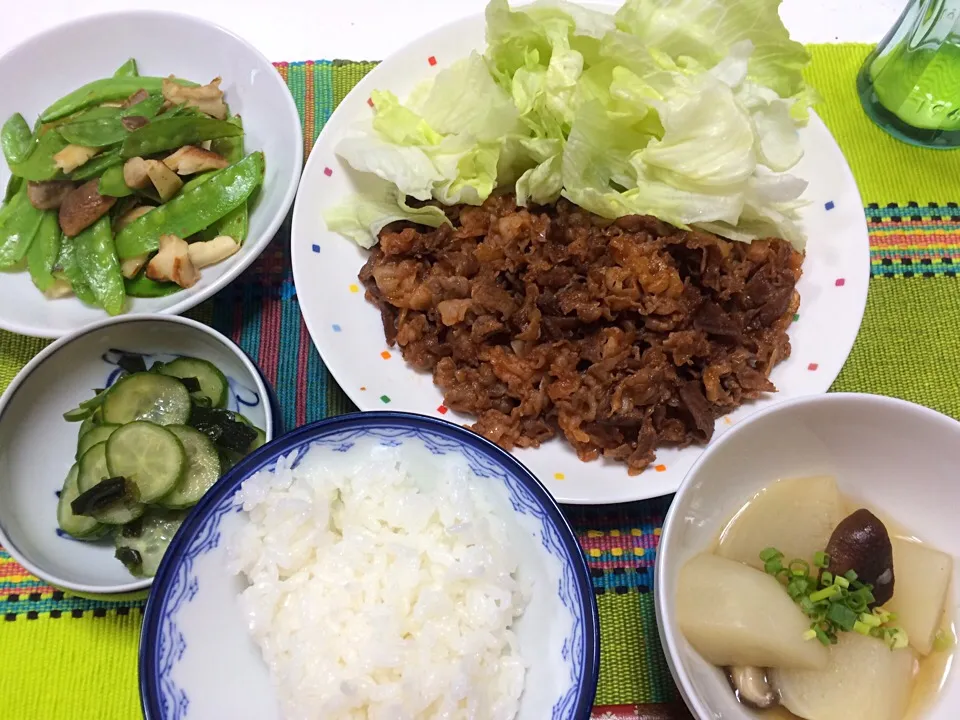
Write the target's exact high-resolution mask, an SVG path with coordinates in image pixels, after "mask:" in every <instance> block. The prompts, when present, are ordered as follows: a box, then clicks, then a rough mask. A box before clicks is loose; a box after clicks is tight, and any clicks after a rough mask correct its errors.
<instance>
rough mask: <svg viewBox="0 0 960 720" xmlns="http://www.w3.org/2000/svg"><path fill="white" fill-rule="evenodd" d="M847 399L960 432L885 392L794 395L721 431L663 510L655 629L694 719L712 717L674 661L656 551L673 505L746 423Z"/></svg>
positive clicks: (673, 517)
mask: <svg viewBox="0 0 960 720" xmlns="http://www.w3.org/2000/svg"><path fill="white" fill-rule="evenodd" d="M851 401H854V402H864V403H873V404H877V405H886V406H887V407H891V408H896V409H899V410H901V411H904V412H908V413H912V414H914V415H915V416H922V417H925V418H927V419H929V420H931V421H933V422H938V423H944V424H947V425H953V426H954V428H955V429H956V430H958V431H960V422H958V421H957V420H954V419H953V418H951V417H949V416H947V415H944V414H943V413H940V412H937V411H936V410H933V409H931V408H928V407H925V406H923V405H918V404H917V403H913V402H910V401H909V400H901V399H900V398H894V397H890V396H888V395H876V394H873V393H856V392H837V393H825V394H823V395H808V396H805V397H800V398H794V399H792V400H786V401H784V402H782V403H777V404H776V405H773V406H771V407H769V408H767V409H765V410H761V411H760V412H757V413H755V414H753V415H750V416H749V417H747V418H744V420H743V421H742V422H740V423H737V425H736V427H734V428H732V429H731V430H730V432H727V433H725V434H724V435H723V437H721V438H720V439H719V440H718V441H717V442H716V443H712V444H711V445H710V446H709V447H707V449H706V450H705V451H704V452H703V454H702V455H701V456H700V457H699V458H698V459H697V462H696V463H694V465H693V467H691V468H690V471H689V472H688V473H687V474H686V476H685V477H684V479H683V482H682V483H681V484H680V488H679V490H677V493H676V495H675V496H674V498H673V501H672V502H671V503H670V508H669V509H668V510H667V516H666V518H665V519H664V522H663V530H662V532H661V535H660V538H661V539H660V545H659V546H658V549H657V563H656V567H655V569H654V582H653V584H654V588H655V589H656V592H655V596H654V607H655V610H656V614H657V632H658V633H659V635H660V645H661V646H662V647H663V650H664V655H665V656H666V659H667V666H668V667H669V668H670V674H671V675H672V676H673V680H674V682H675V683H676V685H677V689H678V690H679V691H680V696H681V697H682V698H683V701H684V703H686V706H687V708H688V709H689V710H690V712H691V713H693V715H694V717H696V718H710V717H713V714H712V713H711V711H710V709H709V708H708V707H706V706H705V704H704V702H703V701H702V699H701V698H700V696H699V695H698V694H696V693H694V692H693V690H692V683H691V681H690V677H689V674H688V673H687V671H686V669H685V668H684V667H683V665H682V664H680V663H678V662H676V657H677V656H678V655H679V654H680V650H679V647H678V637H679V632H680V631H679V629H678V628H677V627H676V619H675V618H674V612H673V607H672V606H671V603H670V598H669V597H667V591H666V589H665V587H664V583H663V572H664V571H663V567H664V563H663V562H661V560H662V557H663V556H662V555H661V554H660V553H661V550H662V549H663V548H665V547H666V546H667V544H668V543H669V539H670V537H671V535H672V532H671V531H672V529H673V526H674V525H675V524H677V523H680V522H682V520H681V518H680V515H679V511H678V510H677V508H679V507H680V505H681V502H680V501H681V500H685V499H686V495H687V494H688V493H689V492H692V490H691V488H692V487H693V483H692V482H691V481H692V478H693V477H695V476H696V474H697V473H698V472H699V471H700V468H701V466H702V465H704V464H705V463H706V462H708V461H709V460H710V458H711V456H712V455H713V454H714V453H716V452H718V448H720V447H722V446H723V445H724V444H725V443H727V442H729V441H731V440H732V439H733V438H734V437H736V436H737V434H738V433H742V432H745V429H746V428H747V426H749V425H753V424H756V423H760V422H763V421H764V420H765V419H766V418H767V417H768V416H769V415H772V414H774V413H782V412H787V411H789V410H791V409H793V408H794V407H796V406H800V405H814V404H824V405H833V404H837V405H839V404H843V403H848V402H851ZM668 625H669V626H670V627H671V628H672V632H668V630H667V626H668Z"/></svg>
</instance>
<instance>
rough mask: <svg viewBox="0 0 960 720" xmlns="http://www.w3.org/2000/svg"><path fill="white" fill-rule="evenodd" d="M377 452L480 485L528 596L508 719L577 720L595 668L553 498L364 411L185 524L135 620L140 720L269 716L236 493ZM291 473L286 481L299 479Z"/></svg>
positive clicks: (406, 424)
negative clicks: (238, 559) (520, 687)
mask: <svg viewBox="0 0 960 720" xmlns="http://www.w3.org/2000/svg"><path fill="white" fill-rule="evenodd" d="M384 448H393V449H397V450H398V451H400V452H401V453H402V457H403V461H404V462H405V463H406V462H408V461H409V462H410V464H411V466H416V467H419V468H428V467H430V465H431V464H432V466H433V467H434V468H436V469H443V468H444V467H453V466H455V465H456V464H457V463H459V464H460V466H465V467H468V468H469V470H470V472H471V473H472V476H473V477H474V478H475V479H479V480H481V481H483V483H484V484H483V485H482V487H481V490H482V492H483V494H484V495H485V496H488V497H489V499H490V502H491V504H492V506H493V507H494V509H495V512H496V513H497V517H502V519H503V521H504V525H505V526H506V527H507V528H508V531H509V536H510V542H511V550H512V551H513V552H515V554H516V557H517V560H518V570H517V579H518V581H519V582H520V583H521V584H523V585H524V586H525V587H527V588H529V593H530V600H529V604H528V605H527V607H526V610H525V612H524V614H523V615H522V616H521V617H520V618H519V619H518V620H517V621H516V622H515V623H514V624H513V626H512V628H511V629H512V630H513V632H514V633H515V636H516V642H517V647H518V648H519V652H520V655H521V657H522V660H523V662H524V664H525V665H526V677H525V686H524V691H523V695H522V697H521V699H520V704H519V711H518V714H517V716H516V717H517V718H518V720H547V719H550V720H587V718H589V716H590V711H591V708H592V704H593V700H594V695H595V692H596V684H597V674H598V670H599V633H598V616H597V607H596V601H595V599H594V594H593V588H592V583H591V581H590V577H589V572H588V569H587V566H586V562H585V559H584V557H583V554H582V551H581V550H580V547H579V544H578V542H577V539H576V536H575V534H574V533H573V531H572V529H571V528H570V526H569V525H568V523H567V522H566V520H565V519H564V518H563V516H562V515H561V513H560V510H559V508H558V507H557V505H556V504H555V502H554V501H553V499H552V498H551V497H550V495H549V494H548V493H547V491H546V490H545V489H544V487H543V486H542V485H541V484H540V482H539V481H538V480H537V479H536V478H535V477H534V476H533V475H532V474H531V473H530V472H529V471H528V470H526V468H524V467H523V465H521V464H520V463H519V462H518V461H517V460H516V459H514V458H513V457H512V456H511V455H509V454H508V453H506V452H504V451H503V450H501V449H500V448H498V447H497V446H495V445H493V444H492V443H490V442H488V441H487V440H485V439H483V438H481V437H480V436H478V435H476V434H474V433H472V432H470V431H468V430H465V429H463V428H461V427H459V426H456V425H453V424H451V423H448V422H445V421H442V420H436V419H432V418H427V417H423V416H418V415H410V414H405V413H390V412H371V413H363V414H356V415H348V416H342V417H338V418H333V419H329V420H324V421H321V422H317V423H314V424H312V425H308V426H305V427H303V428H300V429H298V430H295V431H294V432H292V433H289V434H287V435H285V436H284V437H282V438H279V439H278V440H275V441H274V442H271V443H269V444H267V445H265V446H264V447H262V448H261V449H260V450H258V451H256V452H255V453H253V454H252V455H250V456H248V457H247V458H246V459H245V460H244V461H243V462H241V463H240V464H238V465H237V466H236V467H235V468H234V469H233V470H232V471H231V472H230V473H229V474H228V475H227V476H225V477H224V478H222V479H221V480H220V481H219V482H218V483H217V484H216V485H215V486H214V488H213V489H212V490H211V491H210V492H208V493H207V495H206V496H205V497H204V499H203V500H202V501H201V502H200V503H199V504H198V505H197V506H196V508H195V509H194V510H193V512H192V513H191V514H190V516H189V517H188V519H187V520H186V521H185V523H184V524H183V526H182V528H181V530H180V531H179V533H178V534H177V536H176V538H175V539H174V541H173V543H172V544H171V546H170V548H169V549H168V551H167V554H166V556H165V557H164V560H163V562H162V564H161V565H160V568H159V570H158V572H157V575H156V578H155V580H154V585H153V589H152V592H151V596H150V600H149V602H148V604H147V608H146V613H145V618H144V623H143V631H142V636H141V644H140V690H141V701H142V704H143V709H144V713H145V715H146V717H147V718H148V719H149V720H187V719H191V720H192V719H198V720H203V719H205V718H212V717H224V718H226V717H229V718H232V719H237V720H240V719H242V718H257V720H273V719H278V718H280V717H281V707H280V703H279V701H278V696H277V692H276V690H275V687H274V685H273V683H272V681H271V677H270V674H269V670H268V666H267V664H266V662H265V661H264V659H263V656H262V655H261V651H260V648H259V647H258V646H257V644H256V643H255V642H254V640H253V639H252V638H251V637H250V634H249V632H248V615H247V614H246V608H245V606H244V603H243V602H242V601H241V593H243V591H244V590H245V589H246V588H247V586H248V582H247V580H246V578H245V577H244V576H242V575H240V574H238V573H237V572H236V570H235V567H236V565H235V544H234V542H233V540H234V538H235V537H237V533H238V531H239V530H240V529H241V528H242V527H243V526H244V525H245V523H246V514H245V513H243V500H242V495H244V494H245V492H241V486H242V485H243V483H244V481H245V480H247V479H248V478H250V477H251V476H254V475H255V474H257V473H258V472H259V471H261V470H266V471H268V472H270V473H271V474H272V476H273V477H275V478H278V477H280V473H281V472H285V468H289V469H290V470H295V468H296V467H297V465H298V463H300V461H301V460H302V459H303V458H304V456H305V455H306V454H307V452H308V451H310V455H309V457H310V462H311V463H313V460H314V458H316V457H318V456H319V457H321V458H326V457H328V454H329V457H330V458H331V459H333V458H334V455H337V456H339V457H340V458H343V457H348V458H350V460H351V461H359V462H366V461H367V460H368V459H369V458H370V457H372V456H374V455H376V454H377V453H382V451H383V450H384ZM388 455H389V454H388ZM351 456H353V457H351ZM311 467H313V465H312V464H311ZM278 468H279V469H278ZM275 471H276V473H275ZM274 473H275V474H274ZM293 475H294V478H295V479H294V480H293V483H294V484H296V483H298V482H306V481H305V480H304V481H301V480H300V479H299V478H297V476H296V473H295V472H294V473H293Z"/></svg>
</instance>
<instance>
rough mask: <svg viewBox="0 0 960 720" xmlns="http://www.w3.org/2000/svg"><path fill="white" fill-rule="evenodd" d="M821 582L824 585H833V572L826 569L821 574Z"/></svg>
mask: <svg viewBox="0 0 960 720" xmlns="http://www.w3.org/2000/svg"><path fill="white" fill-rule="evenodd" d="M820 584H821V585H823V586H824V587H827V586H828V585H833V573H831V572H827V571H826V570H824V571H823V573H822V574H821V575H820Z"/></svg>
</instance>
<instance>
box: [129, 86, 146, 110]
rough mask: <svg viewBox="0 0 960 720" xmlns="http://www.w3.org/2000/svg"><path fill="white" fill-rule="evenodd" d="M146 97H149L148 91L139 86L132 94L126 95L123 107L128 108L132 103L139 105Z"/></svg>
mask: <svg viewBox="0 0 960 720" xmlns="http://www.w3.org/2000/svg"><path fill="white" fill-rule="evenodd" d="M148 97H150V93H148V92H147V91H146V90H144V89H143V88H140V89H139V90H137V91H136V92H135V93H134V94H133V95H131V96H130V97H128V98H127V99H126V100H124V101H123V107H125V108H130V107H133V106H134V105H139V104H140V103H142V102H143V101H144V100H146V99H147V98H148Z"/></svg>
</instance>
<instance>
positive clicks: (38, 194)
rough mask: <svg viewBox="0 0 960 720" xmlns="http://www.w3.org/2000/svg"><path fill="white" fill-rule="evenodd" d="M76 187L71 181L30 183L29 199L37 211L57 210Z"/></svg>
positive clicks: (28, 186)
mask: <svg viewBox="0 0 960 720" xmlns="http://www.w3.org/2000/svg"><path fill="white" fill-rule="evenodd" d="M74 187H75V186H74V184H73V183H72V182H70V181H69V180H48V181H47V182H28V183H27V198H28V199H29V200H30V204H31V205H33V206H34V207H35V208H36V209H37V210H56V209H57V208H58V207H60V204H61V203H62V202H63V199H64V198H65V197H66V196H67V195H69V194H70V192H71V191H72V190H73V188H74Z"/></svg>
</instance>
